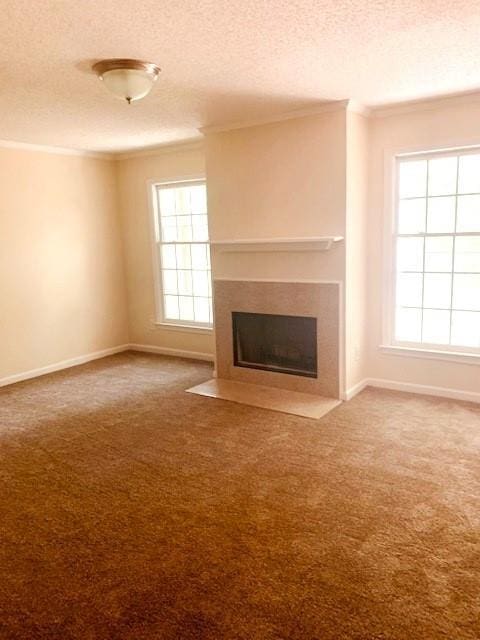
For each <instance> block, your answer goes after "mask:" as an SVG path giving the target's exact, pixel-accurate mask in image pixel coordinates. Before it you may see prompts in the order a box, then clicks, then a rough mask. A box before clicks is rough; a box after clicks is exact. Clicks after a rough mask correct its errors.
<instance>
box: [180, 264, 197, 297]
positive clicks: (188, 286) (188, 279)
mask: <svg viewBox="0 0 480 640" xmlns="http://www.w3.org/2000/svg"><path fill="white" fill-rule="evenodd" d="M177 274H178V276H177V277H178V293H179V294H180V295H183V296H191V295H192V294H193V289H192V272H191V271H183V270H180V269H179V270H178V271H177Z"/></svg>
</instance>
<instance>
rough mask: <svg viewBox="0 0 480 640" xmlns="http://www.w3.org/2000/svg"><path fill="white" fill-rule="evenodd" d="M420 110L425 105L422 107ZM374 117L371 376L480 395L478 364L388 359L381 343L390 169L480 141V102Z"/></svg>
mask: <svg viewBox="0 0 480 640" xmlns="http://www.w3.org/2000/svg"><path fill="white" fill-rule="evenodd" d="M420 109H421V105H420ZM420 109H419V110H416V111H412V112H410V113H403V114H398V115H390V116H387V117H376V118H373V119H372V121H371V128H372V140H371V149H370V163H369V165H370V180H369V183H370V197H369V209H370V210H369V226H368V239H369V242H368V256H369V267H368V281H369V292H370V295H369V314H368V333H369V353H368V362H367V367H368V375H369V377H372V378H380V379H386V380H393V381H399V382H409V383H414V384H422V385H432V386H438V387H445V388H453V389H459V390H462V391H467V392H480V375H479V372H478V365H466V364H458V363H453V362H448V361H436V360H427V359H425V358H412V357H403V356H395V355H388V354H385V353H382V352H381V351H380V350H379V345H381V344H382V319H383V303H384V299H385V296H384V293H385V283H384V281H383V279H384V274H385V266H386V260H388V259H389V256H388V255H384V249H383V247H384V233H385V223H386V218H387V216H389V215H391V209H390V203H391V195H390V193H391V191H390V189H391V185H392V176H391V175H390V172H389V170H388V167H389V164H390V161H391V158H392V157H393V155H394V154H395V152H399V151H403V152H408V151H420V150H423V151H425V150H431V149H436V148H448V147H455V146H461V145H472V144H479V143H480V103H479V102H478V101H475V100H472V102H470V103H465V104H458V103H457V104H451V105H449V104H448V102H447V104H446V105H445V106H436V107H434V106H432V107H431V108H429V109H426V110H420Z"/></svg>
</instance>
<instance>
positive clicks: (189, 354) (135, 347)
mask: <svg viewBox="0 0 480 640" xmlns="http://www.w3.org/2000/svg"><path fill="white" fill-rule="evenodd" d="M128 348H129V349H130V350H131V351H143V352H145V353H158V354H160V355H162V356H175V357H177V358H190V359H191V360H205V361H207V362H213V361H214V356H213V354H211V353H201V352H200V351H184V350H183V349H170V348H169V347H157V346H155V345H150V344H129V345H128Z"/></svg>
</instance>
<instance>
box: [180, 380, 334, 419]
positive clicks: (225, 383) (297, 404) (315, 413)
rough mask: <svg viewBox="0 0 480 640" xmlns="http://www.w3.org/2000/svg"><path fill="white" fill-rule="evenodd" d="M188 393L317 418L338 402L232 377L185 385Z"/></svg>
mask: <svg viewBox="0 0 480 640" xmlns="http://www.w3.org/2000/svg"><path fill="white" fill-rule="evenodd" d="M187 392H188V393H196V394H198V395H200V396H208V397H210V398H220V399H221V400H230V401H231V402H239V403H240V404H248V405H250V406H252V407H261V408H262V409H271V410H273V411H281V412H282V413H292V414H293V415H296V416H303V417H304V418H313V419H315V420H318V419H319V418H321V417H322V416H324V415H325V414H327V413H328V412H329V411H331V410H332V409H334V408H335V407H337V406H338V405H339V404H340V400H336V399H335V398H324V397H322V396H315V395H313V394H310V393H301V392H299V391H286V390H285V389H274V388H272V387H265V386H263V385H259V384H250V383H247V382H237V381H234V380H222V379H218V378H217V379H215V378H213V379H212V380H209V381H208V382H204V383H202V384H198V385H196V386H195V387H191V388H190V389H187Z"/></svg>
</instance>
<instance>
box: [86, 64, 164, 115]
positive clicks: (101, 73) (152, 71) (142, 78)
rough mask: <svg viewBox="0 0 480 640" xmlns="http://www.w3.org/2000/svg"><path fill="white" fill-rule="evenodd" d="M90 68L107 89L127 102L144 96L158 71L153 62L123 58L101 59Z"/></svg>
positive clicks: (151, 85)
mask: <svg viewBox="0 0 480 640" xmlns="http://www.w3.org/2000/svg"><path fill="white" fill-rule="evenodd" d="M92 69H93V71H94V72H95V73H96V74H97V76H98V77H99V78H100V80H103V82H104V83H105V86H106V87H107V89H108V90H109V91H111V92H112V93H113V94H114V95H116V96H117V97H118V98H121V99H122V100H126V101H127V102H128V104H130V103H131V102H133V101H135V100H140V99H141V98H144V97H145V96H146V95H147V94H148V93H149V92H150V89H151V88H152V87H153V83H154V82H155V80H156V79H157V77H158V74H159V73H160V69H159V67H157V65H156V64H153V62H144V61H143V60H129V59H125V58H114V59H112V60H101V61H100V62H97V63H96V64H94V65H93V67H92Z"/></svg>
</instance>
